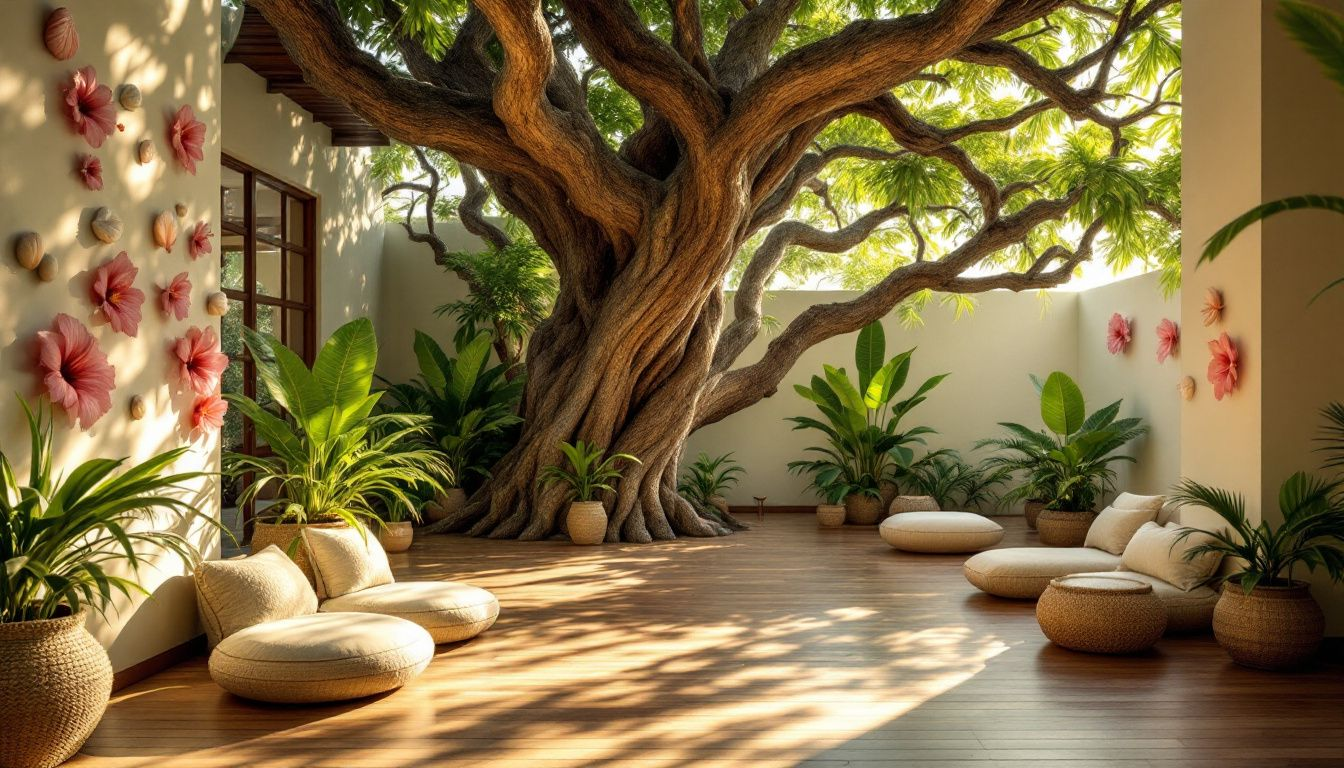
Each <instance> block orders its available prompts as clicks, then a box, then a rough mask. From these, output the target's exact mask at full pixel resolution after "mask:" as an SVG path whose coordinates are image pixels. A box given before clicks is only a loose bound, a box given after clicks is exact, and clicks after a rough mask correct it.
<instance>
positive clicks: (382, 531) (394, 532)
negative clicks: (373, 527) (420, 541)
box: [378, 520, 415, 552]
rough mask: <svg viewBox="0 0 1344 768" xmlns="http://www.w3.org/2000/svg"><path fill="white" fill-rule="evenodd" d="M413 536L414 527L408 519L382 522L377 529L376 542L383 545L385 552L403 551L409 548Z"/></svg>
mask: <svg viewBox="0 0 1344 768" xmlns="http://www.w3.org/2000/svg"><path fill="white" fill-rule="evenodd" d="M414 538H415V527H414V526H412V525H411V523H410V521H409V520H403V521H401V522H399V523H383V525H382V527H380V528H379V529H378V543H379V544H382V545H383V550H384V551H386V552H405V551H406V550H408V549H410V548H411V540H412V539H414Z"/></svg>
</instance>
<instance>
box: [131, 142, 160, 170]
mask: <svg viewBox="0 0 1344 768" xmlns="http://www.w3.org/2000/svg"><path fill="white" fill-rule="evenodd" d="M158 156H159V152H158V150H156V149H154V142H153V141H150V140H149V139H144V140H142V141H141V142H140V143H139V144H136V145H135V159H136V160H139V161H140V164H141V165H149V164H150V163H152V162H154V158H156V157H158Z"/></svg>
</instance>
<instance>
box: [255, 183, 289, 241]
mask: <svg viewBox="0 0 1344 768" xmlns="http://www.w3.org/2000/svg"><path fill="white" fill-rule="evenodd" d="M254 194H255V195H256V197H254V198H253V199H252V200H253V203H252V204H253V205H254V206H255V207H256V209H257V233H258V234H262V235H271V236H272V237H275V238H277V239H279V237H280V209H281V206H282V205H283V204H284V201H283V200H282V195H281V194H280V190H278V189H273V188H271V187H268V186H266V185H265V184H263V183H261V182H260V181H258V182H257V191H256V192H255V193H254Z"/></svg>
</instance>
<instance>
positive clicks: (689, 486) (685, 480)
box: [677, 451, 746, 504]
mask: <svg viewBox="0 0 1344 768" xmlns="http://www.w3.org/2000/svg"><path fill="white" fill-rule="evenodd" d="M745 471H746V470H745V469H743V467H742V465H741V464H739V463H738V462H737V460H736V459H734V458H733V454H732V453H725V454H723V455H722V456H713V457H711V456H710V455H709V454H707V453H704V452H703V451H702V452H701V453H700V455H698V456H696V457H695V461H693V462H691V464H690V466H688V467H687V468H686V473H685V474H684V475H682V476H681V482H679V483H677V491H678V492H679V493H681V495H682V496H685V497H686V498H687V499H688V500H690V501H693V502H699V503H701V504H708V503H710V502H709V500H710V499H711V498H713V497H715V496H722V495H723V492H724V491H726V490H728V489H729V488H732V487H733V486H735V485H737V482H738V480H739V479H740V476H741V475H742V473H743V472H745Z"/></svg>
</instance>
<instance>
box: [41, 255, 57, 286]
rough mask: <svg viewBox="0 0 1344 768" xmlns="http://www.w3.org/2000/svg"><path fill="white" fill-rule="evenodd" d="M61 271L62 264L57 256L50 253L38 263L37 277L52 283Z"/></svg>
mask: <svg viewBox="0 0 1344 768" xmlns="http://www.w3.org/2000/svg"><path fill="white" fill-rule="evenodd" d="M59 271H60V264H59V263H58V262H57V261H56V257H55V256H52V255H51V254H50V253H48V254H47V255H46V256H43V257H42V260H41V261H39V262H38V263H37V279H38V280H41V281H42V282H44V283H50V282H51V281H52V280H55V279H56V274H57V273H58V272H59Z"/></svg>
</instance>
